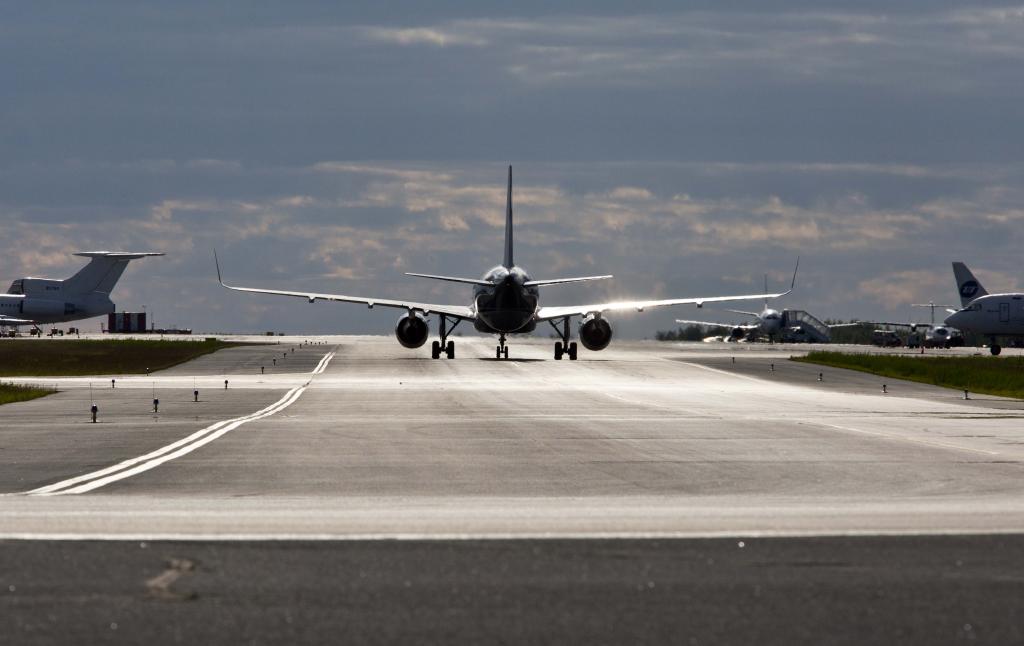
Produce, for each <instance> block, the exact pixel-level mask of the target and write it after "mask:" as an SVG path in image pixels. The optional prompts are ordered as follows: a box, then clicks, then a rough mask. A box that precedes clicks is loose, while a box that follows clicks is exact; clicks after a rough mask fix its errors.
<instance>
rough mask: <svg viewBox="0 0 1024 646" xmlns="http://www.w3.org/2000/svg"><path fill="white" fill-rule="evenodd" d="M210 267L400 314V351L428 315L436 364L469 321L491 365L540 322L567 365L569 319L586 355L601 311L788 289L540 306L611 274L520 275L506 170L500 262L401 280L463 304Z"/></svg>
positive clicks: (605, 336)
mask: <svg viewBox="0 0 1024 646" xmlns="http://www.w3.org/2000/svg"><path fill="white" fill-rule="evenodd" d="M214 262H215V263H216V267H217V279H218V281H220V284H221V285H222V286H224V287H226V288H228V289H233V290H235V291H240V292H252V293H256V294H274V295H278V296H294V297H297V298H305V299H307V300H308V301H309V302H310V303H313V302H315V301H317V300H324V301H339V302H343V303H361V304H363V305H366V306H367V307H370V308H372V307H375V306H380V307H393V308H396V309H402V310H406V312H405V314H403V315H402V317H401V318H400V319H398V324H397V325H396V326H395V336H396V337H398V342H399V343H400V344H402V345H403V346H405V347H406V348H419V347H420V346H422V345H423V344H424V343H426V342H427V338H428V337H429V335H430V332H429V327H428V317H430V316H431V315H437V316H438V318H439V322H438V337H439V339H437V340H435V341H434V342H433V343H432V344H431V357H432V358H434V359H438V358H440V357H441V354H442V353H443V354H444V355H445V356H446V357H447V358H449V359H454V358H455V342H454V341H452V340H450V339H449V338H448V337H449V335H451V333H452V331H453V330H454V329H455V327H456V326H458V325H459V324H460V323H462V322H463V321H468V322H470V323H472V324H473V327H474V328H475V329H476V330H477V331H478V332H483V333H487V334H496V335H498V345H497V346H496V347H495V357H496V358H498V359H501V358H505V359H507V358H508V346H507V345H506V343H505V342H506V337H507V335H509V334H519V333H527V332H532V331H533V330H534V329H536V327H537V325H538V324H541V323H548V324H550V325H551V326H552V327H553V328H554V329H555V332H556V333H557V334H558V336H559V338H560V340H559V341H556V342H555V353H554V357H555V359H556V360H560V359H562V358H563V357H564V356H568V357H569V359H570V360H575V359H576V358H577V345H576V342H575V341H572V340H571V334H570V329H569V324H570V321H571V320H572V319H573V318H574V317H578V318H579V319H580V323H579V330H578V336H579V342H580V343H582V344H583V347H585V348H586V349H588V350H591V351H598V350H603V349H605V348H606V347H608V344H609V343H610V342H611V340H612V327H611V324H610V323H609V322H608V319H607V318H605V315H606V314H607V313H609V312H625V311H634V312H642V311H644V310H646V309H650V308H655V307H667V306H671V305H685V304H692V305H696V306H697V307H702V306H703V305H704V304H705V303H712V302H720V301H742V300H753V299H761V298H766V297H767V298H776V297H779V296H784V295H785V294H788V293H789V291H785V292H781V293H778V294H744V295H739V296H706V297H701V298H671V299H664V300H639V301H614V302H608V303H594V304H589V305H569V306H541V305H540V289H539V288H540V287H544V286H547V285H563V284H566V283H576V282H583V281H592V280H606V279H609V278H611V276H610V275H605V276H581V277H576V278H553V279H544V280H535V279H533V278H531V277H530V275H529V274H528V273H527V272H526V270H525V269H523V268H522V267H520V266H518V265H516V264H515V260H514V258H513V235H512V167H511V166H509V168H508V199H507V202H506V208H505V256H504V259H503V260H502V262H501V264H500V265H498V266H496V267H494V268H493V269H490V270H489V271H487V272H486V273H485V274H484V275H483V277H481V278H458V277H453V276H436V275H433V274H414V273H410V274H408V275H410V276H418V277H421V278H430V279H433V280H445V281H450V282H456V283H464V284H467V285H472V287H473V298H472V300H471V301H470V304H469V305H438V304H432V303H420V302H416V301H403V300H391V299H383V298H369V297H364V296H346V295H343V294H321V293H317V292H298V291H287V290H278V289H261V288H253V287H235V286H232V285H227V284H225V283H224V280H223V278H222V277H221V271H220V262H219V261H217V254H216V251H215V252H214Z"/></svg>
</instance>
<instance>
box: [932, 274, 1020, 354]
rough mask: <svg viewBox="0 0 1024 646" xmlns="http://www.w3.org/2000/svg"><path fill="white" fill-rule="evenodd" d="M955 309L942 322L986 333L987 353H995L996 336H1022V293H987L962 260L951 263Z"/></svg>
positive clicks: (974, 332)
mask: <svg viewBox="0 0 1024 646" xmlns="http://www.w3.org/2000/svg"><path fill="white" fill-rule="evenodd" d="M953 276H954V278H956V289H957V293H958V294H960V305H961V308H960V309H959V310H951V311H952V312H953V313H952V314H950V315H949V316H947V317H946V321H945V323H946V325H950V326H953V327H955V328H958V329H960V330H963V331H964V332H971V333H973V334H978V335H981V336H987V337H988V338H989V340H990V343H989V352H991V353H992V354H999V353H1000V352H1002V349H1003V348H1002V347H1001V346H1000V345H999V342H998V339H999V337H1004V338H1005V337H1016V338H1020V337H1024V293H1014V292H1007V293H1004V294H989V293H988V291H987V290H986V289H985V288H984V287H982V285H981V283H980V282H978V279H977V278H975V277H974V274H972V273H971V270H970V269H968V268H967V265H965V264H964V263H962V262H954V263H953Z"/></svg>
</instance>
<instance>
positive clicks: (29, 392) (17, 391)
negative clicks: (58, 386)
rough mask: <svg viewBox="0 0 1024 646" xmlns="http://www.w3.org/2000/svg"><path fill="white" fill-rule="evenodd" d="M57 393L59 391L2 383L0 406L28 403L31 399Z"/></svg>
mask: <svg viewBox="0 0 1024 646" xmlns="http://www.w3.org/2000/svg"><path fill="white" fill-rule="evenodd" d="M55 392H57V391H56V390H53V389H52V388H38V387H36V386H19V385H17V384H4V383H0V406H2V405H4V404H13V403H14V402H26V401H28V400H30V399H36V398H37V397H45V396H47V395H50V394H52V393H55Z"/></svg>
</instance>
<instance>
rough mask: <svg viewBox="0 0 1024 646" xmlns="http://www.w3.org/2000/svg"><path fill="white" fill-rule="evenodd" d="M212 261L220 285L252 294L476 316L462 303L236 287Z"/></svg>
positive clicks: (466, 317)
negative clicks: (453, 303) (229, 283)
mask: <svg viewBox="0 0 1024 646" xmlns="http://www.w3.org/2000/svg"><path fill="white" fill-rule="evenodd" d="M214 263H215V264H216V265H217V280H218V281H219V282H220V284H221V286H222V287H226V288H227V289H231V290H234V291H236V292H250V293H253V294H271V295H274V296H293V297H295V298H305V299H306V300H308V301H309V302H310V303H313V302H315V301H318V300H321V301H336V302H341V303H360V304H362V305H366V306H367V307H369V308H373V307H375V306H377V305H379V306H381V307H393V308H396V309H403V310H417V311H420V312H423V314H425V315H426V314H444V315H445V316H451V317H453V318H458V319H465V320H473V319H475V318H476V313H475V312H474V311H473V310H472V309H470V308H469V307H466V306H464V305H437V304H434V303H417V302H415V301H396V300H391V299H387V298H367V297H365V296H346V295H344V294H320V293H317V292H292V291H287V290H281V289H261V288H258V287H236V286H233V285H228V284H226V283H225V282H224V279H223V278H221V274H220V261H219V260H217V254H216V252H214Z"/></svg>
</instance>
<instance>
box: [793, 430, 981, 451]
mask: <svg viewBox="0 0 1024 646" xmlns="http://www.w3.org/2000/svg"><path fill="white" fill-rule="evenodd" d="M808 423H810V424H813V425H816V426H824V427H825V428H834V429H836V430H839V431H849V432H850V433H861V434H863V435H874V436H875V437H884V438H886V439H889V440H898V441H902V442H913V443H914V444H925V445H927V446H937V447H940V448H943V449H953V450H956V451H970V452H972V453H982V454H984V455H1001V454H1000V453H999V452H998V451H988V450H986V449H974V448H971V447H969V446H960V445H957V444H952V443H948V442H936V441H934V440H925V439H922V438H915V437H907V436H905V435H893V434H892V433H883V432H881V431H867V430H864V429H862V428H852V427H850V426H840V425H839V424H829V423H827V422H808Z"/></svg>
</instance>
